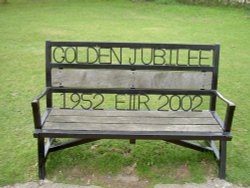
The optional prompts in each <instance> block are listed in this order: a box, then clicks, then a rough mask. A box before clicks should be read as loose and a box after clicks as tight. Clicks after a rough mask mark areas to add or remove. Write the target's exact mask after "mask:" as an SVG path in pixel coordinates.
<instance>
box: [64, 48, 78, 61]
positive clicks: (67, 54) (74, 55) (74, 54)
mask: <svg viewBox="0 0 250 188" xmlns="http://www.w3.org/2000/svg"><path fill="white" fill-rule="evenodd" d="M69 50H72V51H73V58H72V60H71V61H70V60H69V56H70V55H69ZM64 54H65V60H66V62H67V63H70V64H71V63H73V62H74V61H75V60H76V51H75V48H73V47H68V48H66V50H65V53H64Z"/></svg>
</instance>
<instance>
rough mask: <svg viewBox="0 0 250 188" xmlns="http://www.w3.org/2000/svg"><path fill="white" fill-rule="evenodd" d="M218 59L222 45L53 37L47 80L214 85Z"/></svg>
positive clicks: (151, 89) (72, 84) (100, 87)
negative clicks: (103, 40)
mask: <svg viewBox="0 0 250 188" xmlns="http://www.w3.org/2000/svg"><path fill="white" fill-rule="evenodd" d="M218 62H219V45H194V44H163V43H159V44H155V43H107V42H105V43H103V42H50V41H48V42H46V85H47V87H52V88H64V89H68V91H70V89H76V88H77V89H80V90H82V91H85V92H97V93H98V92H99V93H100V92H102V93H117V92H118V93H121V92H124V93H126V92H131V91H132V92H133V93H135V92H136V91H137V92H144V93H155V92H160V93H161V92H164V91H166V90H168V91H169V90H171V91H175V90H176V91H187V90H188V91H201V90H215V89H217V80H218ZM65 91H66V90H65ZM213 103H214V102H213Z"/></svg>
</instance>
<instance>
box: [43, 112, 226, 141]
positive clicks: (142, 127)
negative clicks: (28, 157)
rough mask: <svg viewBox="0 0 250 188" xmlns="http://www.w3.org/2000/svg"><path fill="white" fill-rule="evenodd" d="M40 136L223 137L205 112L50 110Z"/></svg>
mask: <svg viewBox="0 0 250 188" xmlns="http://www.w3.org/2000/svg"><path fill="white" fill-rule="evenodd" d="M66 132H67V136H66V135H65V133H66ZM39 133H40V134H46V135H47V136H48V135H50V134H53V135H54V136H56V137H70V135H71V136H72V135H74V136H76V135H77V134H79V133H80V134H79V135H81V137H84V138H86V136H88V135H92V136H93V134H94V135H96V138H100V136H101V137H102V138H103V137H104V138H109V136H110V135H117V138H119V137H121V136H123V138H124V136H126V135H127V136H128V137H125V138H131V137H129V135H132V134H133V135H134V138H138V136H139V137H140V136H143V135H144V136H147V137H150V136H153V135H159V134H161V135H162V136H163V137H164V135H165V136H169V135H173V136H175V137H178V136H179V137H180V136H183V135H189V136H192V137H191V138H192V139H194V137H201V136H206V137H210V136H213V137H218V138H221V137H225V135H224V134H223V129H222V127H221V125H220V124H219V123H218V121H217V120H216V119H215V118H214V116H213V114H212V113H211V112H210V111H208V110H205V111H188V112H185V111H164V112H163V111H162V112H161V111H125V110H123V111H114V110H88V111H84V110H80V109H58V108H53V109H50V110H49V113H48V116H47V118H46V120H45V122H44V126H43V128H42V129H41V130H39ZM135 133H137V136H136V134H135ZM105 135H106V137H105ZM227 137H228V135H227ZM168 138H169V137H168ZM225 138H226V137H225ZM159 139H162V138H161V137H159Z"/></svg>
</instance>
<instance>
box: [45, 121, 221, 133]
mask: <svg viewBox="0 0 250 188" xmlns="http://www.w3.org/2000/svg"><path fill="white" fill-rule="evenodd" d="M43 129H44V130H80V131H81V130H82V131H83V130H85V131H91V130H92V131H93V130H96V131H135V132H138V131H139V132H140V131H164V132H165V131H169V132H208V133H210V132H218V133H222V130H221V129H220V127H219V126H218V125H158V124H155V125H154V126H152V124H145V125H141V124H122V125H121V124H105V123H99V124H98V123H85V124H84V123H53V122H47V123H46V124H45V126H44V127H43Z"/></svg>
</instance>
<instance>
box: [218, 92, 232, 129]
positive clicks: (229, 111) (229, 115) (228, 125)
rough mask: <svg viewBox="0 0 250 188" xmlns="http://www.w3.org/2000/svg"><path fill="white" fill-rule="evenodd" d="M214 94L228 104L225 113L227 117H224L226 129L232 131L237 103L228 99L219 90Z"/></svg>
mask: <svg viewBox="0 0 250 188" xmlns="http://www.w3.org/2000/svg"><path fill="white" fill-rule="evenodd" d="M214 94H215V95H216V96H217V97H218V98H219V99H221V100H222V101H223V102H225V103H226V104H227V109H226V114H225V119H224V131H226V132H230V131H231V127H232V122H233V116H234V111H235V107H236V105H235V104H234V103H233V102H231V101H230V100H228V99H227V98H225V97H224V96H223V95H222V94H221V93H219V92H218V91H216V90H215V91H214Z"/></svg>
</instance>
